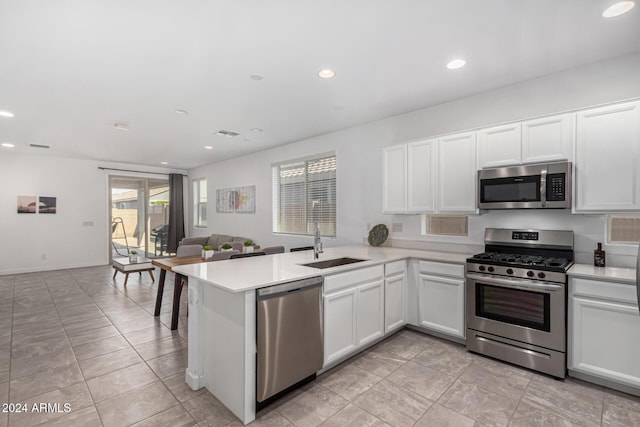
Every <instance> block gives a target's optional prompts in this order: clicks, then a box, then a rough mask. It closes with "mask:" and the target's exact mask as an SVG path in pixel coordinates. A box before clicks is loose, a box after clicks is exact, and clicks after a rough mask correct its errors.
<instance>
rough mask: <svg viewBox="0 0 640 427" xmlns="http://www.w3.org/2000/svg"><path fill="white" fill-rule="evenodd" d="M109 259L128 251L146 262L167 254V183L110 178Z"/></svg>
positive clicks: (130, 178) (134, 178)
mask: <svg viewBox="0 0 640 427" xmlns="http://www.w3.org/2000/svg"><path fill="white" fill-rule="evenodd" d="M109 193H110V195H109V196H110V206H111V257H112V258H117V257H123V256H128V255H129V254H130V253H131V251H134V250H135V251H136V252H137V253H138V255H142V256H144V257H147V258H154V257H160V256H167V255H171V254H170V253H168V252H167V229H168V227H169V225H168V224H169V180H168V179H165V178H157V179H156V178H153V179H150V178H139V177H127V176H111V177H110V178H109Z"/></svg>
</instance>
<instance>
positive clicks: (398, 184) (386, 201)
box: [382, 144, 407, 213]
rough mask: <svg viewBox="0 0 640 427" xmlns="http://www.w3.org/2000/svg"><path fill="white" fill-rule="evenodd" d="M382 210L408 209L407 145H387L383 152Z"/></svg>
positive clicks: (404, 210) (398, 210)
mask: <svg viewBox="0 0 640 427" xmlns="http://www.w3.org/2000/svg"><path fill="white" fill-rule="evenodd" d="M382 158H383V164H382V175H383V182H382V211H383V212H385V213H394V212H406V211H407V145H406V144H402V145H393V146H391V147H385V148H384V149H383V152H382Z"/></svg>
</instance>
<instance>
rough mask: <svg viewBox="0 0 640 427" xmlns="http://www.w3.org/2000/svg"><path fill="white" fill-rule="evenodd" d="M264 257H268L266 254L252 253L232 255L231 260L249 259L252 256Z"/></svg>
mask: <svg viewBox="0 0 640 427" xmlns="http://www.w3.org/2000/svg"><path fill="white" fill-rule="evenodd" d="M262 255H266V254H265V253H264V252H250V253H248V254H235V255H231V259H236V258H249V257H252V256H262Z"/></svg>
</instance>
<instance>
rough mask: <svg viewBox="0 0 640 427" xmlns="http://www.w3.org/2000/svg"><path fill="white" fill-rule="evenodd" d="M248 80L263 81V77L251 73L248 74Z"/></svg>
mask: <svg viewBox="0 0 640 427" xmlns="http://www.w3.org/2000/svg"><path fill="white" fill-rule="evenodd" d="M249 78H250V79H251V80H262V79H264V77H263V76H262V74H258V73H251V74H249Z"/></svg>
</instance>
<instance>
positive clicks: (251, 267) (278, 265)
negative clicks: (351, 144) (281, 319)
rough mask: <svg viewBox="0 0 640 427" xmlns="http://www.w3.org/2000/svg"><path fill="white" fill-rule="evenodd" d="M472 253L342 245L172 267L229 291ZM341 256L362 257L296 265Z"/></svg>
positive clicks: (461, 260)
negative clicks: (353, 260)
mask: <svg viewBox="0 0 640 427" xmlns="http://www.w3.org/2000/svg"><path fill="white" fill-rule="evenodd" d="M472 255H473V254H461V253H451V252H434V251H422V250H416V249H402V248H388V247H373V246H344V247H336V248H325V249H324V253H322V254H320V258H319V259H318V260H314V259H313V251H312V250H309V251H299V252H287V253H283V254H275V255H265V256H257V257H249V258H238V259H233V260H228V261H213V262H205V263H201V264H189V265H183V266H180V267H175V268H173V270H174V271H176V272H178V273H180V274H184V275H185V276H188V277H192V278H194V279H197V280H200V281H202V282H203V283H207V284H210V285H213V286H217V287H219V288H222V289H224V290H226V291H229V292H244V291H248V290H252V289H257V288H263V287H265V286H272V285H276V284H279V283H284V282H288V281H292V280H298V279H304V278H307V277H313V276H327V275H330V274H335V273H340V272H343V271H349V270H354V269H358V268H363V267H369V266H372V265H378V264H382V263H386V262H391V261H397V260H401V259H407V258H416V259H423V260H430V261H440V262H448V263H456V264H464V263H465V261H466V259H467V258H469V257H471V256H472ZM342 257H349V258H359V259H365V260H366V261H363V262H357V263H353V264H347V265H342V266H339V267H331V268H325V269H318V268H312V267H305V266H302V265H300V264H306V263H309V262H314V261H323V260H329V259H334V258H342Z"/></svg>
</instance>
